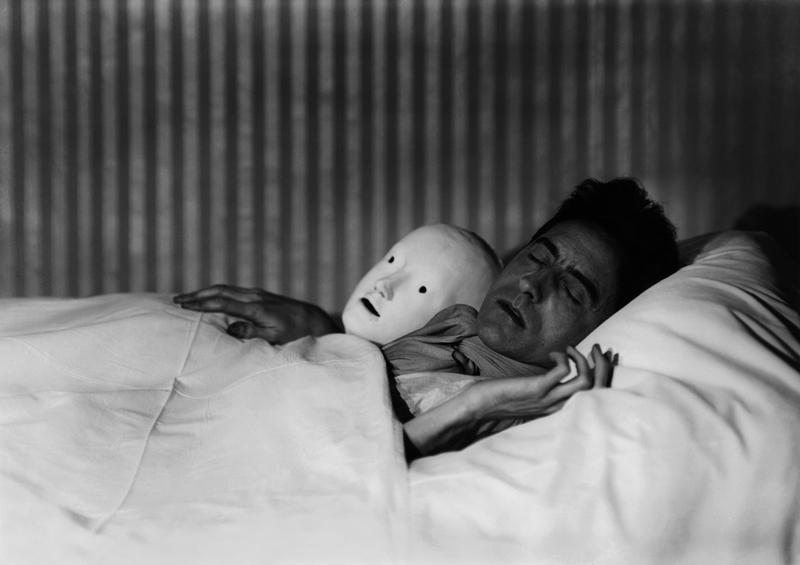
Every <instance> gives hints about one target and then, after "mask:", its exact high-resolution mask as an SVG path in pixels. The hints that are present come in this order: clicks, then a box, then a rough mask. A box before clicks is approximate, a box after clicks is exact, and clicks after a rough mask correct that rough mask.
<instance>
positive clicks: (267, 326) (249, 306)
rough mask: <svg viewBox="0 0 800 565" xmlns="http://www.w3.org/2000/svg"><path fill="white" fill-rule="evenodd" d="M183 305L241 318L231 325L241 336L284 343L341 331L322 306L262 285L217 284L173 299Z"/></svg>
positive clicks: (235, 334) (197, 309)
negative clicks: (270, 290)
mask: <svg viewBox="0 0 800 565" xmlns="http://www.w3.org/2000/svg"><path fill="white" fill-rule="evenodd" d="M173 300H174V302H175V303H176V304H177V305H179V306H180V307H181V308H186V309H188V310H196V311H199V312H222V313H225V314H229V315H231V316H235V317H237V318H241V320H240V321H237V322H234V323H232V324H231V325H230V326H229V327H228V333H229V334H230V335H232V336H234V337H237V338H240V339H250V338H254V337H257V338H261V339H264V340H266V341H268V342H270V343H274V344H283V343H287V342H289V341H292V340H295V339H297V338H300V337H303V336H306V335H314V336H320V335H325V334H329V333H336V332H341V331H342V329H341V327H340V326H339V324H338V323H337V322H336V320H334V318H333V317H332V316H331V315H329V314H328V313H327V312H325V311H324V310H323V309H322V308H320V307H319V306H316V305H315V304H311V303H309V302H303V301H301V300H295V299H294V298H289V297H288V296H282V295H280V294H274V293H271V292H267V291H266V290H262V289H260V288H241V287H237V286H231V285H223V284H217V285H214V286H210V287H207V288H202V289H200V290H196V291H194V292H187V293H184V294H179V295H177V296H175V297H174V298H173Z"/></svg>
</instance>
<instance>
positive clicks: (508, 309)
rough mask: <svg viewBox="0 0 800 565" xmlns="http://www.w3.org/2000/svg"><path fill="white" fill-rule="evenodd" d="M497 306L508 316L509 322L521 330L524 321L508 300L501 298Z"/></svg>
mask: <svg viewBox="0 0 800 565" xmlns="http://www.w3.org/2000/svg"><path fill="white" fill-rule="evenodd" d="M497 304H498V306H500V308H502V310H503V312H505V313H506V314H508V317H509V318H511V321H513V322H514V323H515V324H516V325H518V326H519V327H521V328H524V327H525V320H524V319H523V318H522V315H521V314H520V313H519V310H517V309H516V308H514V306H513V305H512V304H511V303H510V302H509V301H508V300H503V299H502V298H501V299H500V300H498V301H497Z"/></svg>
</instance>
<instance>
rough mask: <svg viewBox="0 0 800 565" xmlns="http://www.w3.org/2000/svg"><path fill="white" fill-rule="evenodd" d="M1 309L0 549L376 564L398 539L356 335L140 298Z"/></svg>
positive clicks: (394, 454) (386, 437)
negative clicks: (236, 325)
mask: <svg viewBox="0 0 800 565" xmlns="http://www.w3.org/2000/svg"><path fill="white" fill-rule="evenodd" d="M0 312H2V316H1V317H0V335H2V338H0V359H2V367H0V449H2V451H1V452H0V453H2V458H0V476H2V482H0V500H2V504H0V508H1V509H0V516H2V522H0V526H1V527H2V529H1V530H0V532H2V535H1V536H0V540H2V541H0V555H2V556H3V557H4V558H3V559H2V560H0V561H2V562H4V563H5V562H15V563H38V562H48V561H50V559H51V558H52V559H53V560H54V562H55V560H57V561H58V562H60V563H64V562H65V561H70V558H71V560H73V561H74V562H76V563H87V562H98V563H100V562H103V563H105V562H108V563H119V562H121V561H124V562H130V563H142V562H147V560H152V559H154V558H155V559H156V561H157V562H162V561H164V562H167V561H168V562H183V561H186V562H191V563H198V562H204V563H205V562H207V563H219V562H222V561H226V562H237V561H239V559H237V558H236V556H239V557H240V558H241V559H242V560H243V561H247V560H249V559H252V558H254V557H256V556H265V557H266V556H269V559H268V560H269V561H270V562H276V561H281V560H282V559H288V560H295V559H299V558H304V557H305V558H308V559H318V558H319V557H320V556H324V555H330V554H331V553H332V552H334V553H335V554H336V555H338V556H339V558H348V559H358V560H363V561H375V560H385V559H386V558H387V552H390V551H391V548H392V547H393V546H394V543H395V540H397V539H401V538H402V537H403V535H404V534H403V532H402V531H399V532H398V528H401V527H403V522H402V521H398V519H397V517H398V516H403V515H404V512H402V508H403V504H404V501H405V497H406V495H405V484H406V483H405V472H406V471H405V462H404V459H403V456H402V448H401V444H400V441H399V428H398V427H397V425H396V424H395V421H394V419H393V418H392V416H391V408H390V405H389V402H388V395H387V387H386V380H385V373H384V362H383V358H382V356H381V354H380V352H379V351H378V350H377V348H375V347H374V346H372V345H370V344H369V343H367V342H365V341H363V340H360V339H357V338H352V337H349V336H344V335H336V336H327V337H325V338H323V339H320V340H314V339H310V338H306V339H302V340H299V341H297V342H294V343H292V344H290V345H288V346H286V347H284V348H274V347H271V346H269V345H267V344H266V343H264V342H261V341H250V342H246V343H245V342H240V341H238V340H236V339H233V338H231V337H229V336H228V335H226V334H225V333H224V331H222V330H223V328H224V325H225V320H223V319H222V317H220V316H216V315H211V316H209V315H199V314H196V313H192V312H188V311H183V310H180V309H178V308H175V307H173V306H172V305H171V304H170V303H169V301H168V300H167V299H166V298H164V297H155V296H134V295H118V296H103V297H96V298H91V299H84V300H6V301H3V302H2V303H0ZM353 539H357V540H358V542H357V543H355V544H349V543H345V542H344V540H353ZM231 558H233V561H229V560H230V559H231ZM151 562H152V561H151Z"/></svg>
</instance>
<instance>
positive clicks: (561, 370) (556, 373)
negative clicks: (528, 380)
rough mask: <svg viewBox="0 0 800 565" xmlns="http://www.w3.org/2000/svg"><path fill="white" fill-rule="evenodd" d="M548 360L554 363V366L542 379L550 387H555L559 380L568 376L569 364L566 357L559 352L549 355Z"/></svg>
mask: <svg viewBox="0 0 800 565" xmlns="http://www.w3.org/2000/svg"><path fill="white" fill-rule="evenodd" d="M550 359H552V360H553V361H555V362H556V366H555V367H553V368H552V369H550V371H548V372H547V374H545V375H544V376H543V377H542V378H543V379H544V382H546V383H548V384H549V386H550V387H554V386H556V385H557V384H558V383H560V382H561V380H562V379H563V378H564V377H566V376H567V375H569V370H570V369H569V362H568V361H567V356H566V355H564V354H563V353H561V352H560V351H554V352H552V353H550Z"/></svg>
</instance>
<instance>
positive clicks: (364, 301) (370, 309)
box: [361, 298, 381, 318]
mask: <svg viewBox="0 0 800 565" xmlns="http://www.w3.org/2000/svg"><path fill="white" fill-rule="evenodd" d="M361 304H363V305H364V308H366V309H367V311H368V312H369V313H370V314H372V315H373V316H377V317H378V318H380V317H381V315H380V314H379V313H378V311H377V310H376V309H375V306H373V305H372V302H370V301H369V300H368V299H367V298H362V299H361Z"/></svg>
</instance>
